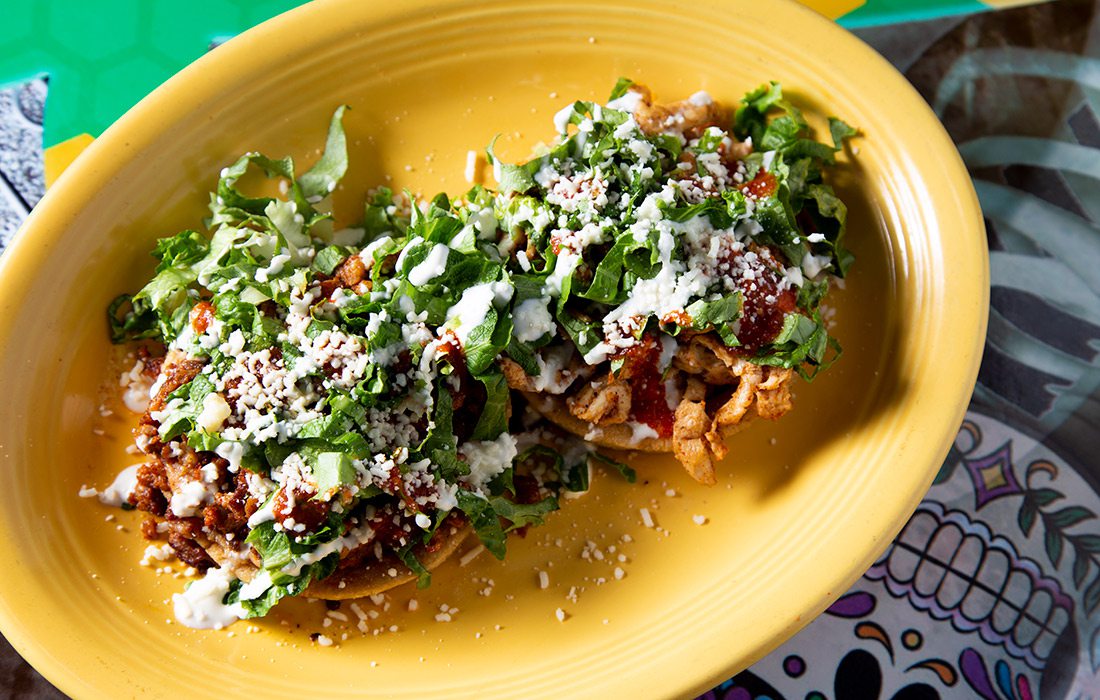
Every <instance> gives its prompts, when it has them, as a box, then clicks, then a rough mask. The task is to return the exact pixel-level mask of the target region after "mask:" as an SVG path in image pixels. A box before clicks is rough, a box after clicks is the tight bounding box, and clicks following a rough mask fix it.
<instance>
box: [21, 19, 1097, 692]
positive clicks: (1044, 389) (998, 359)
mask: <svg viewBox="0 0 1100 700" xmlns="http://www.w3.org/2000/svg"><path fill="white" fill-rule="evenodd" d="M12 4H14V3H12ZM292 4H294V2H293V1H292V0H269V1H267V2H244V1H242V2H239V3H234V2H230V0H195V1H194V2H191V3H189V7H191V9H192V10H193V11H194V14H188V17H199V16H203V15H204V14H205V16H206V17H208V18H209V17H219V18H220V19H219V21H224V22H225V25H224V26H222V27H212V26H211V25H210V24H209V22H207V23H206V24H201V23H197V20H196V23H195V26H193V27H192V26H190V24H189V23H187V22H184V23H182V24H181V23H180V22H179V21H178V20H179V15H178V12H179V11H178V10H177V16H176V17H175V18H174V19H175V22H174V24H165V18H164V17H162V16H161V13H162V12H163V11H165V8H171V7H173V6H175V5H176V4H175V3H160V2H157V3H152V2H141V0H112V1H111V2H104V1H101V2H98V3H46V2H39V3H35V2H31V3H22V4H18V5H16V6H15V7H13V8H9V7H5V8H4V10H3V13H0V14H2V15H3V17H2V18H0V80H10V81H11V82H10V83H9V85H10V86H9V87H8V88H6V89H0V245H6V243H7V241H8V240H9V239H10V237H11V235H13V233H14V232H15V230H16V228H17V227H18V225H19V222H20V221H21V220H22V219H23V218H24V217H25V216H26V214H27V212H29V211H30V209H31V208H32V207H33V206H34V204H35V202H37V201H38V199H39V198H40V197H41V195H42V193H43V189H44V172H45V165H44V160H43V146H44V145H46V146H55V145H56V144H61V143H62V142H64V141H65V140H66V139H68V138H70V137H73V136H76V135H77V134H80V133H83V132H90V133H98V131H99V130H100V129H102V127H103V126H105V125H106V124H107V123H109V122H110V121H111V120H113V119H114V118H115V117H116V116H117V115H118V114H119V113H121V111H123V110H124V109H125V107H127V106H128V105H129V104H131V103H132V102H133V101H134V100H135V99H136V98H137V97H140V95H141V94H144V92H146V91H147V90H148V89H150V88H151V87H153V86H154V85H155V84H156V83H158V82H160V81H161V80H163V79H164V78H166V77H167V76H168V75H169V74H170V73H171V72H172V71H173V70H176V69H178V68H179V67H180V66H181V65H183V63H185V62H186V60H190V58H193V57H194V56H195V55H196V54H197V53H199V52H201V50H202V49H203V48H205V47H206V46H208V45H209V44H210V43H211V42H217V41H218V40H219V38H220V37H222V36H225V35H229V34H232V33H235V32H237V31H239V30H240V29H242V28H244V27H246V26H248V25H250V24H252V23H254V22H256V21H259V20H261V19H263V18H265V17H267V16H269V15H271V14H273V13H274V12H277V11H280V10H282V9H284V8H285V7H288V6H290V5H292ZM807 4H812V5H814V6H816V7H817V8H818V9H820V10H822V11H823V12H825V13H827V14H829V15H830V16H833V17H838V18H839V20H840V21H841V23H844V24H847V25H848V26H850V27H854V28H857V33H858V34H859V35H860V36H861V37H862V38H864V39H865V40H866V41H868V42H869V43H870V44H871V45H872V46H874V47H876V48H877V49H878V50H879V51H880V52H882V53H883V54H884V55H885V56H886V57H887V58H888V59H889V60H890V61H891V62H893V63H894V65H895V66H897V67H898V68H899V69H900V70H901V71H903V72H904V73H905V75H906V77H908V78H909V80H910V81H911V82H912V83H913V84H914V85H915V86H916V87H917V89H918V90H919V91H920V92H921V94H923V95H924V97H925V99H927V100H928V102H929V104H931V105H932V106H933V108H934V109H935V111H936V113H937V115H938V116H939V117H940V118H941V120H942V121H943V122H944V124H945V125H946V126H947V129H948V131H949V132H950V133H951V135H952V137H953V138H954V139H955V141H956V143H957V144H958V146H959V150H960V152H961V153H962V155H963V158H964V159H965V161H966V163H967V165H968V166H969V167H970V170H971V174H972V176H973V178H974V184H975V187H976V189H977V191H978V195H979V197H980V199H981V203H982V207H983V210H984V213H985V216H986V225H987V229H988V236H989V245H990V250H991V252H990V266H991V271H992V290H991V299H992V309H991V311H990V324H989V338H988V342H987V345H986V351H985V357H984V360H983V363H982V368H981V372H980V375H979V381H978V387H977V389H976V391H975V393H974V397H973V400H972V402H971V407H970V412H969V413H968V414H967V418H966V421H965V422H964V423H963V425H962V426H961V429H960V431H959V435H958V438H957V440H956V442H955V445H954V448H953V449H952V451H951V453H950V454H949V456H948V458H947V460H946V461H945V463H944V465H943V468H942V470H941V471H940V473H939V475H938V476H937V478H936V481H935V484H934V485H933V487H932V489H931V490H930V491H929V493H928V496H927V497H926V498H925V499H924V501H923V502H922V503H921V505H920V507H919V508H918V510H917V512H916V514H915V515H914V516H913V517H912V519H910V521H909V523H908V524H907V525H906V526H905V529H904V530H903V532H902V533H901V534H900V535H899V536H898V538H897V539H896V540H895V542H894V543H893V544H892V545H891V547H890V548H889V549H888V550H887V551H886V553H885V554H883V556H882V557H881V558H880V559H879V560H878V561H877V562H876V563H875V564H874V566H872V567H871V569H870V570H869V571H868V572H867V573H866V575H865V576H864V577H863V578H862V579H861V580H860V581H859V582H858V583H857V584H856V585H855V586H853V587H852V589H851V590H850V591H849V592H848V593H846V594H845V595H843V596H841V597H840V599H839V600H837V601H836V603H835V604H834V605H833V606H832V607H830V608H829V610H828V611H827V612H826V613H825V614H824V615H822V616H821V617H820V618H818V619H817V620H815V621H814V622H813V623H811V624H810V625H809V626H808V627H807V628H806V629H805V630H803V631H802V632H801V633H800V634H798V635H797V636H796V637H794V638H793V639H791V640H790V641H789V642H787V643H786V644H784V645H783V646H782V647H781V648H780V649H778V650H777V651H775V652H774V653H772V654H771V655H769V656H768V657H767V658H765V659H764V660H762V661H760V662H759V663H757V664H756V665H755V666H753V667H752V668H751V669H749V670H747V671H745V672H743V673H741V674H739V675H737V676H736V677H735V678H733V679H731V680H729V681H727V682H726V683H723V684H722V685H721V686H719V687H718V688H715V689H714V690H712V691H711V692H709V693H707V694H706V695H705V696H704V697H706V698H714V699H719V698H722V699H726V700H763V699H765V698H769V699H771V700H781V699H784V698H786V699H791V700H793V699H795V698H797V699H798V700H802V699H806V700H825V699H827V698H831V699H833V700H875V699H877V698H883V699H884V700H885V699H888V698H890V699H894V700H918V699H925V698H929V699H930V698H985V699H986V700H1030V699H1031V698H1044V699H1047V698H1050V699H1053V700H1060V699H1063V698H1064V699H1066V700H1078V699H1087V698H1100V44H1098V38H1097V37H1098V35H1100V0H1059V1H1058V2H1054V3H1048V4H1043V5H1035V6H1030V7H1023V8H1016V9H1001V10H998V11H996V12H975V11H977V10H980V9H984V5H1006V4H1020V3H1019V2H1009V3H1005V2H993V1H992V0H987V2H985V3H984V4H983V3H979V2H977V0H924V1H923V2H913V1H910V0H867V1H866V2H861V1H860V0H807ZM92 5H94V6H95V9H94V10H93V9H88V7H89V6H92ZM215 6H216V7H215ZM930 16H935V17H939V18H938V19H935V20H931V21H908V22H906V23H902V24H890V25H882V24H881V23H882V22H885V21H892V20H899V19H907V20H921V19H925V18H927V17H930ZM119 17H125V20H123V23H124V24H125V23H129V24H128V25H126V26H130V29H129V31H130V33H131V34H132V35H134V37H135V39H134V41H133V42H132V44H128V45H122V44H125V41H123V42H122V44H114V45H112V47H111V48H107V47H103V48H102V49H95V50H91V51H90V52H86V51H84V50H83V49H80V50H77V47H81V46H83V43H82V42H84V41H85V40H86V39H87V38H88V37H91V36H94V35H95V33H96V32H97V31H101V30H103V29H104V28H105V27H107V28H110V29H111V31H113V32H114V33H115V35H116V36H120V37H121V36H124V35H125V32H124V31H123V30H122V29H120V26H122V25H119V24H117V22H119ZM105 18H109V20H108V19H105ZM876 24H877V25H878V26H871V25H876ZM183 25H187V26H183ZM166 26H172V27H174V30H173V31H172V32H170V35H169V33H167V32H165V30H164V27H166ZM97 27H99V29H97ZM28 37H30V38H28ZM8 40H10V41H8ZM13 42H14V43H13ZM20 42H23V43H20ZM57 47H61V49H60V50H54V51H52V52H51V49H57ZM122 78H126V80H123V81H122V82H123V83H125V85H124V87H122V88H119V87H118V86H119V85H120V84H121V83H120V82H119V81H120V79H122ZM104 86H108V89H105V88H104ZM47 95H48V100H47ZM47 104H48V107H49V109H48V110H47V109H46V108H45V106H46V105H47ZM715 653H718V654H720V653H721V650H720V649H716V650H715ZM0 697H8V698H53V697H61V696H60V694H59V693H58V692H57V691H56V690H54V689H53V688H52V686H50V685H49V683H47V682H46V681H45V680H44V679H42V678H41V677H40V676H38V675H37V674H36V673H35V672H34V671H33V670H32V669H31V668H30V667H29V666H27V665H26V664H25V663H23V662H22V660H21V659H20V658H19V657H18V655H16V654H15V652H14V651H13V650H12V649H11V648H10V647H8V646H7V645H6V644H4V645H3V646H2V647H0Z"/></svg>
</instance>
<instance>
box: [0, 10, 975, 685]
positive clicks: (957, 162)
mask: <svg viewBox="0 0 1100 700" xmlns="http://www.w3.org/2000/svg"><path fill="white" fill-rule="evenodd" d="M767 2H770V3H772V4H774V5H776V6H781V7H783V8H785V11H787V12H795V13H804V14H805V16H806V18H810V17H811V16H812V21H816V22H818V23H819V24H818V26H819V28H820V31H821V32H822V34H823V36H824V35H829V38H830V39H831V40H833V41H835V42H837V43H840V44H846V45H847V46H848V47H851V48H850V49H845V50H850V51H853V52H855V54H856V55H858V56H859V58H860V59H861V60H863V61H866V63H867V65H868V66H869V67H870V69H873V70H874V71H875V72H877V73H879V74H881V75H890V80H891V87H892V88H893V89H896V90H898V91H900V92H901V93H902V94H903V95H905V99H907V100H908V101H909V102H911V103H913V104H914V105H915V110H914V111H915V112H916V113H918V114H920V119H921V120H922V121H923V122H925V124H926V125H927V127H928V128H930V129H931V130H932V132H933V133H934V134H935V138H936V140H937V141H938V142H939V143H938V144H930V146H929V147H930V148H935V149H937V150H939V151H941V152H943V153H944V154H950V155H949V156H948V157H947V158H948V162H944V163H943V167H944V168H945V170H947V171H949V172H952V173H953V182H955V183H957V184H959V185H964V186H963V187H962V188H961V190H960V191H958V192H957V195H958V201H957V204H958V209H957V211H958V212H960V213H961V214H963V216H961V217H960V220H961V221H965V220H966V219H969V225H967V227H966V228H967V231H966V233H968V234H972V236H973V238H974V240H973V241H972V243H973V246H972V248H973V252H974V253H975V261H976V262H977V263H978V267H979V270H978V271H979V275H978V276H977V277H976V278H975V279H974V280H973V281H972V284H971V285H970V286H971V288H972V290H976V291H977V292H978V299H977V301H978V313H977V316H978V323H979V327H978V330H977V332H976V333H975V335H974V337H973V339H972V342H971V343H969V344H968V345H967V346H966V347H960V348H957V349H956V350H957V352H958V353H959V354H961V355H962V357H963V359H962V360H960V364H964V365H967V367H968V368H967V370H966V372H965V376H966V377H968V379H967V382H966V384H965V388H966V391H965V393H964V392H963V391H962V390H961V389H960V390H959V392H958V396H959V399H958V401H957V402H956V405H954V406H952V407H950V410H947V407H944V408H945V410H944V414H945V417H944V418H943V419H942V420H941V421H940V424H939V425H940V428H941V431H942V433H943V434H942V435H938V436H936V438H937V439H936V443H937V444H938V445H940V447H939V448H938V452H937V453H936V454H937V459H936V460H935V461H932V462H930V465H929V467H928V469H927V472H926V474H925V475H924V480H923V487H922V488H921V489H920V490H919V491H917V492H914V493H913V494H910V495H909V498H908V499H907V502H906V507H905V509H904V510H903V511H899V512H897V513H895V514H894V516H893V517H892V518H891V519H889V520H888V521H886V522H884V523H883V524H882V526H881V527H880V528H879V529H878V530H877V532H876V533H875V534H876V535H878V539H879V541H880V542H881V544H880V546H879V547H878V548H877V549H876V550H874V551H868V552H865V553H864V554H863V557H862V558H860V559H859V560H858V561H857V562H854V563H853V564H852V566H850V567H849V569H848V571H847V573H846V574H845V576H844V577H843V578H844V582H843V587H842V588H840V589H839V590H835V589H836V587H835V586H830V587H831V588H833V589H834V590H831V591H830V592H827V593H825V594H824V595H815V596H813V597H811V596H805V597H804V598H803V599H802V603H801V604H800V605H799V606H797V609H795V610H793V612H795V613H796V614H797V617H795V618H794V619H795V622H793V623H787V624H781V625H777V626H776V628H775V629H774V631H773V632H772V634H770V635H769V636H767V637H765V638H762V639H761V642H760V643H759V644H758V645H757V648H756V649H757V651H756V653H755V654H752V655H751V656H750V657H749V658H748V659H747V660H746V662H745V664H744V666H745V667H747V666H748V665H751V664H752V663H754V662H755V661H757V660H759V659H760V658H762V657H763V656H765V655H766V654H768V653H770V652H771V651H772V650H773V649H774V648H775V647H777V646H778V645H780V644H781V643H782V642H783V641H785V640H786V639H788V638H789V637H790V636H792V635H793V634H795V633H796V632H797V630H798V629H801V628H802V627H803V626H805V625H806V624H808V623H809V622H810V621H812V620H813V618H814V617H816V615H817V614H819V613H820V612H821V611H823V610H824V609H825V608H826V607H827V606H828V604H829V603H830V602H831V601H832V600H834V599H835V598H836V597H838V596H839V595H841V594H842V593H843V592H844V591H846V590H847V589H848V588H849V587H850V586H851V584H852V583H853V582H854V581H856V580H858V579H859V578H860V577H861V576H862V575H863V572H864V571H865V570H866V569H867V567H868V566H870V564H871V563H872V562H873V561H874V560H875V559H876V558H878V556H879V555H880V554H881V553H882V551H884V550H885V549H886V548H887V547H888V546H889V545H890V543H891V542H892V540H893V538H894V537H895V536H896V535H897V533H898V532H899V531H900V530H901V528H902V526H903V525H904V524H905V522H906V521H907V520H908V519H909V517H910V516H911V514H912V512H913V511H914V510H915V509H916V507H917V505H918V504H919V502H920V501H921V499H922V498H923V496H924V494H925V493H926V492H927V489H928V487H929V486H930V485H931V482H932V479H933V478H934V476H935V473H936V470H937V469H938V466H939V464H940V463H941V462H942V460H943V458H944V457H945V456H946V454H947V453H948V450H949V449H950V445H951V440H952V439H953V437H954V433H955V431H956V430H957V426H958V425H959V424H960V423H961V421H962V419H963V415H964V413H965V411H966V408H967V406H968V405H969V402H970V397H971V395H972V393H973V387H974V385H975V382H976V380H977V374H978V367H979V364H980V361H981V356H982V351H983V348H984V344H985V335H986V325H987V320H988V308H989V267H988V253H987V251H988V249H987V242H986V237H985V228H984V221H983V219H982V217H981V210H980V206H979V203H978V198H977V194H976V193H975V191H974V188H973V186H972V184H971V180H970V177H969V174H968V172H967V170H966V168H965V165H964V164H963V161H962V159H961V157H960V156H959V154H958V151H957V150H956V149H955V146H954V144H953V142H952V141H951V139H950V137H949V136H948V134H947V132H946V130H945V129H944V127H943V126H942V124H940V122H939V120H938V119H937V118H936V117H935V115H934V113H933V112H932V110H931V108H929V107H928V105H927V104H926V103H925V102H924V100H923V98H921V97H920V95H919V93H918V92H917V91H916V89H915V88H913V86H912V85H911V84H910V83H909V81H908V80H907V79H905V77H904V76H903V75H902V74H901V73H899V72H898V71H897V70H896V69H895V68H894V67H893V66H892V65H890V64H889V63H888V62H887V61H886V59H885V58H883V57H882V56H881V55H879V54H878V53H877V52H875V51H874V50H873V49H871V48H870V47H869V46H867V45H866V44H865V43H864V42H863V41H862V40H860V39H859V38H858V37H856V36H854V35H852V34H850V33H849V32H847V31H846V30H844V29H843V28H841V27H839V26H838V25H836V24H834V23H833V22H831V21H830V20H828V19H826V18H824V17H822V16H820V15H818V14H817V13H816V12H814V11H813V10H811V9H809V8H807V7H805V6H802V5H800V4H798V3H797V2H795V1H794V0H767ZM458 4H460V3H458V2H453V1H452V0H410V1H408V2H405V3H402V4H400V6H398V5H397V4H386V5H381V4H374V3H371V4H370V5H369V7H365V6H363V5H362V3H357V2H356V0H317V1H315V2H312V3H308V4H306V5H302V6H299V7H297V8H294V9H291V10H289V11H287V12H285V13H282V14H280V15H278V16H276V17H274V18H272V19H269V20H267V21H266V22H263V23H261V24H259V25H257V26H255V27H253V28H251V29H249V30H247V31H245V32H243V33H242V34H240V35H238V36H236V37H234V38H233V39H230V40H229V41H227V42H226V43H225V44H223V45H221V46H219V47H218V49H217V50H216V51H212V52H208V53H206V54H204V55H203V56H201V57H200V58H198V59H197V60H196V61H194V62H193V63H191V64H190V65H189V66H187V67H186V68H184V69H183V70H181V71H180V72H179V73H177V74H176V75H175V76H173V77H172V78H170V79H169V80H168V81H166V82H165V83H163V84H162V85H160V86H159V87H157V88H156V89H155V90H154V91H153V92H151V93H150V94H149V95H147V96H146V97H145V98H143V99H142V100H141V101H140V102H138V103H137V104H136V105H135V106H134V107H132V108H131V109H130V110H128V111H127V112H126V113H125V114H124V115H123V116H122V117H120V118H119V119H118V121H116V122H115V123H114V124H113V125H111V126H110V127H109V128H108V129H107V130H106V131H105V132H104V133H103V134H102V135H101V136H100V137H99V138H97V139H95V141H94V142H93V143H92V144H91V146H89V148H88V149H87V150H86V151H85V153H84V154H82V155H81V157H79V158H78V159H77V160H76V161H75V162H74V163H73V164H72V165H71V166H70V167H69V168H68V170H66V172H65V173H64V174H63V175H62V176H61V178H59V180H58V181H57V182H56V183H55V184H54V185H53V187H52V188H51V189H50V191H49V192H48V193H47V194H46V196H45V197H44V198H43V200H42V201H41V202H40V203H39V205H38V206H36V207H35V208H34V210H33V211H32V212H31V214H30V215H29V216H28V218H27V219H26V220H25V221H24V223H23V225H22V226H21V227H20V229H19V231H18V232H17V234H16V235H15V236H14V237H13V239H12V241H11V243H10V244H9V247H8V249H7V250H6V251H5V252H4V254H3V256H0V300H2V299H5V297H6V296H7V295H5V294H3V290H4V289H5V288H8V287H11V286H14V285H19V284H21V283H22V281H24V280H27V279H29V278H31V277H33V276H35V275H37V274H39V271H40V269H41V263H42V261H43V260H44V258H45V256H47V255H48V254H49V251H50V249H51V248H52V245H53V244H54V243H56V242H57V240H58V238H59V237H60V236H61V232H63V231H65V230H66V228H67V221H68V220H69V219H70V218H72V217H74V216H75V215H76V214H77V213H78V212H79V211H80V210H81V208H83V206H84V205H85V203H86V202H87V201H88V200H90V198H91V197H92V196H93V195H94V193H95V192H96V191H97V190H98V189H100V188H101V187H103V186H104V185H105V184H106V183H107V181H108V180H109V179H110V177H111V175H112V174H113V173H117V172H118V171H119V170H121V169H122V168H124V167H125V165H126V164H128V163H130V162H131V161H132V160H133V159H134V158H135V157H136V154H138V153H140V151H141V150H142V147H143V145H144V144H145V143H147V142H148V141H150V140H152V139H154V138H156V136H157V134H158V133H159V132H160V131H162V127H161V126H160V125H161V124H171V123H173V122H175V121H177V120H178V119H180V118H181V117H185V116H186V115H187V114H188V113H189V112H190V111H191V107H190V106H189V103H188V100H181V99H178V96H179V95H180V94H183V93H186V94H189V95H195V94H196V93H198V94H203V95H208V94H211V93H213V92H216V91H217V90H218V89H219V86H221V85H224V84H225V83H227V82H231V81H232V79H231V78H226V77H224V75H225V74H234V75H237V76H243V75H247V74H248V73H249V72H251V71H254V70H257V69H258V68H260V67H261V66H264V65H267V63H268V62H267V61H266V60H263V59H262V58H261V56H263V55H264V54H263V52H262V51H252V50H251V48H252V47H254V46H255V45H256V44H258V43H261V42H264V41H267V40H268V38H269V37H271V36H277V35H281V34H283V33H284V32H289V31H292V28H293V27H294V26H295V25H299V24H300V23H301V22H302V21H303V20H306V19H311V21H316V19H315V18H316V17H318V16H324V15H325V14H327V13H330V12H339V11H340V8H342V7H343V8H348V9H350V8H355V17H356V19H357V20H359V21H361V22H363V23H367V21H368V20H370V21H373V22H378V21H384V20H385V19H386V18H387V17H393V16H395V15H397V14H399V13H401V12H403V11H409V10H411V9H415V10H418V11H425V10H427V11H430V10H431V9H432V8H449V7H452V6H454V5H458ZM226 66H231V68H230V69H229V70H226ZM219 73H221V74H223V75H221V76H218V75H216V74H219ZM211 78H214V79H213V80H211ZM206 81H209V82H210V83H211V85H209V86H206V85H203V83H204V82H206ZM193 101H197V100H192V102H193ZM918 103H919V104H918ZM89 183H93V184H91V185H90V184H89ZM14 320H15V312H14V311H13V310H12V308H11V306H10V304H8V303H7V302H6V301H0V343H7V342H8V341H9V337H10V336H9V332H10V329H11V326H12V324H13V323H14ZM4 539H5V540H7V539H11V538H4ZM8 547H9V545H8V544H6V543H4V544H0V552H3V551H4V550H6V549H8ZM822 587H824V586H822ZM0 630H3V632H4V634H5V637H6V638H7V639H8V641H9V643H11V644H12V646H13V647H14V648H15V649H16V650H17V651H18V652H19V653H20V655H21V656H22V657H23V658H24V659H26V660H27V661H28V663H30V664H31V665H32V666H34V667H35V668H36V669H37V670H38V671H39V672H40V673H41V674H42V675H43V676H45V677H46V678H47V679H48V680H49V681H50V682H51V683H53V684H54V685H56V686H57V687H58V688H59V689H61V690H62V691H63V692H66V693H68V694H71V695H74V694H80V693H84V692H87V691H88V690H90V689H91V688H92V687H93V686H89V684H88V683H87V681H86V680H85V679H82V678H80V677H78V676H76V675H74V674H73V673H71V672H69V670H68V669H67V667H66V666H65V664H64V662H63V661H62V660H61V659H57V658H56V657H54V656H52V655H51V654H50V653H49V652H48V649H47V648H46V646H45V645H43V644H42V643H41V642H40V640H37V639H35V638H34V637H33V635H31V634H30V631H29V630H25V629H23V628H22V626H21V625H20V624H19V623H18V620H17V619H16V615H14V614H13V611H12V609H11V608H10V603H9V601H7V600H6V599H5V598H4V586H3V583H2V582H0ZM728 676H729V673H727V672H726V671H717V672H715V671H707V673H706V675H705V677H704V676H702V674H700V675H699V676H698V677H696V678H694V679H688V678H685V679H684V682H683V683H681V684H680V685H679V686H678V690H677V692H678V693H683V694H687V693H695V692H701V691H705V690H707V689H709V688H711V687H713V686H714V685H715V683H717V682H721V681H722V680H725V678H728Z"/></svg>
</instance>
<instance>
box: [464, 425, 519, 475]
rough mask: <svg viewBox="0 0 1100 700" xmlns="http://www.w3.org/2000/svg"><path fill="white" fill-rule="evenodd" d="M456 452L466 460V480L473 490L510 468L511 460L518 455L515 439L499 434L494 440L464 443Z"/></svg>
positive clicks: (511, 436)
mask: <svg viewBox="0 0 1100 700" xmlns="http://www.w3.org/2000/svg"><path fill="white" fill-rule="evenodd" d="M458 452H459V454H460V455H462V456H463V457H465V458H466V464H467V466H469V467H470V475H469V476H468V477H467V478H466V480H467V481H468V482H469V483H470V485H471V486H473V487H475V488H481V487H482V486H484V485H485V484H487V483H489V482H490V481H491V480H492V479H493V478H494V477H496V476H497V475H499V474H500V473H501V472H503V471H504V470H505V469H507V468H508V467H510V466H512V460H513V459H515V456H516V455H517V454H518V453H519V452H518V450H517V449H516V438H515V436H514V435H512V434H511V433H501V434H500V436H499V437H498V438H497V439H496V440H473V441H470V442H464V443H462V445H460V446H459V448H458Z"/></svg>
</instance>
